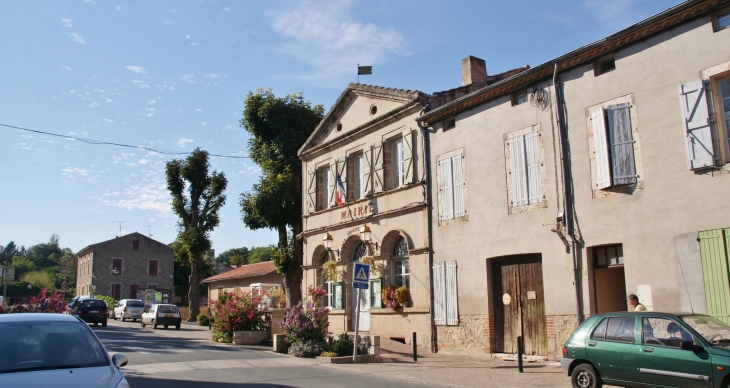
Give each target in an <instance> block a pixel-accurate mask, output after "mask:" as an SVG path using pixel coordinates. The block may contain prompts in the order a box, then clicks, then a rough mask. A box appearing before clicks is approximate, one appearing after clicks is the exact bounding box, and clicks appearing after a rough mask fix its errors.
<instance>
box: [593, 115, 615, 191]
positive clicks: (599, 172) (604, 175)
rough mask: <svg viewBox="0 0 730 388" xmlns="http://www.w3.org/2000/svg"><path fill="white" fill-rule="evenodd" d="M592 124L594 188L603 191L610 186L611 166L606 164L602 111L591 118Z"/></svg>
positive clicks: (605, 141) (606, 149) (606, 148)
mask: <svg viewBox="0 0 730 388" xmlns="http://www.w3.org/2000/svg"><path fill="white" fill-rule="evenodd" d="M591 121H592V122H593V150H594V151H593V152H595V154H596V187H597V188H598V189H605V188H606V187H609V186H611V171H610V168H611V164H610V163H609V162H608V146H607V144H606V143H607V141H608V140H607V139H606V122H605V121H606V120H605V119H604V118H603V109H602V108H601V109H600V110H599V111H598V112H596V113H594V114H593V116H591Z"/></svg>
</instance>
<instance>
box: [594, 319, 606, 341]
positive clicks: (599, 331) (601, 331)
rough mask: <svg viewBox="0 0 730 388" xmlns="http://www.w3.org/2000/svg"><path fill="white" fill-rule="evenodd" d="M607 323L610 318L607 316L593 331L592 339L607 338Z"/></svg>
mask: <svg viewBox="0 0 730 388" xmlns="http://www.w3.org/2000/svg"><path fill="white" fill-rule="evenodd" d="M606 323H608V318H605V319H604V320H602V321H601V323H599V324H598V326H596V328H595V329H594V330H593V333H591V339H599V340H603V339H606Z"/></svg>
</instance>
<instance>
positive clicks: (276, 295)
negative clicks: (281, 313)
mask: <svg viewBox="0 0 730 388" xmlns="http://www.w3.org/2000/svg"><path fill="white" fill-rule="evenodd" d="M283 297H284V291H282V290H281V289H279V288H272V289H271V290H269V298H271V304H272V305H273V306H274V307H276V308H278V307H279V305H280V303H281V299H282V298H283Z"/></svg>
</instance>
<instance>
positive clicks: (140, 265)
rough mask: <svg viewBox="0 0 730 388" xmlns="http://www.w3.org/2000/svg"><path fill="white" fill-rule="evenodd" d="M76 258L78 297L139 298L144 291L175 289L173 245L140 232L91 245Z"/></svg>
mask: <svg viewBox="0 0 730 388" xmlns="http://www.w3.org/2000/svg"><path fill="white" fill-rule="evenodd" d="M76 258H77V268H76V295H77V296H78V295H89V294H98V295H106V296H111V297H113V298H114V299H116V300H120V299H136V298H137V291H140V290H146V289H152V290H167V291H170V292H171V291H172V289H173V265H174V261H175V259H174V256H173V252H172V248H171V247H170V246H168V245H167V244H163V243H161V242H159V241H156V240H153V239H151V238H149V237H147V236H144V235H142V234H139V233H137V232H135V233H131V234H128V235H126V236H121V237H117V238H114V239H112V240H108V241H104V242H100V243H97V244H92V245H89V246H88V247H86V248H83V249H81V250H80V251H79V252H78V253H77V254H76Z"/></svg>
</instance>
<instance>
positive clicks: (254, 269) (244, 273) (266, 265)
mask: <svg viewBox="0 0 730 388" xmlns="http://www.w3.org/2000/svg"><path fill="white" fill-rule="evenodd" d="M275 272H276V267H274V262H273V261H262V262H260V263H255V264H246V265H242V266H240V267H238V268H236V269H232V270H230V271H228V272H223V273H219V274H218V275H215V276H211V277H209V278H206V279H203V281H202V282H201V283H210V282H215V281H218V280H227V279H239V278H250V277H252V276H260V275H268V274H271V273H275Z"/></svg>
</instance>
